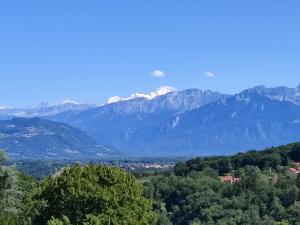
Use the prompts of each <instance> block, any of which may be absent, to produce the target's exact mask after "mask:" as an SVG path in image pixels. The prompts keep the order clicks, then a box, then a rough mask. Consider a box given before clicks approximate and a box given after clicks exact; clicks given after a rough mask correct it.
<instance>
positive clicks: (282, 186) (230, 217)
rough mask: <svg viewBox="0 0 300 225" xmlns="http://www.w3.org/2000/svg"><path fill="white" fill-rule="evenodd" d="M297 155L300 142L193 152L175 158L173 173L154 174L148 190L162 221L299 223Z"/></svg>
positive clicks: (180, 224) (196, 224)
mask: <svg viewBox="0 0 300 225" xmlns="http://www.w3.org/2000/svg"><path fill="white" fill-rule="evenodd" d="M299 161H300V144H299V143H298V144H291V145H287V146H281V147H278V148H271V149H268V150H265V151H261V152H258V151H250V152H247V153H243V154H237V155H234V156H232V157H208V158H195V159H192V160H189V161H187V162H185V163H179V164H177V165H176V167H175V169H174V172H173V173H171V174H164V175H160V176H156V177H152V179H151V181H149V182H148V183H145V189H146V190H145V193H146V196H147V197H149V198H152V199H153V200H154V208H155V211H156V212H158V214H159V215H160V217H159V222H158V224H161V225H162V224H164V225H167V224H174V225H188V224H193V225H200V224H201V225H213V224H220V225H221V224H222V225H225V224H228V225H229V224H232V225H235V224H253V225H257V224H266V225H270V224H293V225H296V224H297V225H298V224H300V195H299V190H300V175H299V172H300V171H299V170H298V167H300V165H299V164H295V162H299ZM293 171H294V172H293ZM228 179H229V180H228Z"/></svg>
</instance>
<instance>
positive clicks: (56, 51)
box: [0, 0, 300, 106]
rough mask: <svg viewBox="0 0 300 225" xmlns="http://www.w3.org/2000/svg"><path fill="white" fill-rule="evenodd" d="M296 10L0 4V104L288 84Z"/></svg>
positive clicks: (265, 3)
mask: <svg viewBox="0 0 300 225" xmlns="http://www.w3.org/2000/svg"><path fill="white" fill-rule="evenodd" d="M299 8H300V1H298V0H294V1H291V0H285V1H279V0H251V1H240V0H226V1H220V0H194V1H192V0H186V1H179V0H178V1H176V0H172V1H170V0H151V1H142V0H126V1H121V0H118V1H116V0H110V1H101V0H97V1H93V0H89V1H76V0H72V1H71V0H48V1H47V0H44V1H40V0H37V1H30V0H26V1H23V0H20V1H14V0H12V1H1V3H0V84H1V86H0V87H1V97H0V105H10V106H27V105H35V104H37V103H39V102H41V101H48V102H57V101H60V100H62V99H65V98H71V99H74V100H77V101H80V102H92V103H102V102H104V101H105V100H106V99H107V98H108V97H110V96H112V95H119V96H127V95H129V94H131V93H133V92H144V93H146V92H150V91H153V90H155V89H157V88H158V87H159V86H163V85H168V86H173V87H175V88H177V89H179V90H180V89H185V88H191V87H195V88H201V89H212V90H218V91H222V92H226V93H234V92H238V91H240V90H242V89H244V88H247V87H251V86H255V85H259V84H265V85H267V86H279V85H286V86H291V87H295V86H296V85H297V84H298V83H299V82H300V14H299ZM156 70H158V71H156ZM153 71H156V74H158V75H159V74H160V75H165V76H160V77H155V76H150V75H151V74H152V73H153ZM207 75H208V76H207ZM213 75H214V77H211V76H213Z"/></svg>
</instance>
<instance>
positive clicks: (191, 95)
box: [0, 85, 300, 156]
mask: <svg viewBox="0 0 300 225" xmlns="http://www.w3.org/2000/svg"><path fill="white" fill-rule="evenodd" d="M149 96H153V95H149ZM0 111H1V110H0ZM44 117H45V118H47V119H49V120H53V121H58V122H64V123H67V124H70V125H71V126H74V127H76V128H79V129H81V130H82V131H84V132H85V133H86V134H88V135H89V136H90V137H92V138H93V139H94V140H96V141H97V143H99V144H102V145H106V146H112V147H114V148H116V149H119V150H120V151H122V152H124V153H125V154H128V155H135V156H160V155H163V156H177V155H178V156H186V155H191V156H192V155H214V154H232V153H235V152H237V151H243V150H249V149H260V148H264V147H270V146H272V145H281V144H286V143H289V142H296V141H300V85H299V86H298V87H297V88H288V87H275V88H267V87H265V86H257V87H254V88H250V89H247V90H244V91H242V92H241V93H237V94H234V95H227V94H222V93H219V92H213V91H210V90H205V91H203V90H199V89H187V90H183V91H175V90H172V91H167V92H166V93H163V94H158V95H157V96H155V97H153V98H152V97H149V98H148V97H139V96H133V97H132V98H129V99H121V100H116V102H110V103H108V104H105V105H102V106H97V107H88V108H87V109H83V110H66V111H61V112H58V113H54V114H49V115H46V116H44Z"/></svg>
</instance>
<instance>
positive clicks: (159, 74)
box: [150, 70, 166, 77]
mask: <svg viewBox="0 0 300 225" xmlns="http://www.w3.org/2000/svg"><path fill="white" fill-rule="evenodd" d="M150 76H152V77H165V76H166V73H165V72H164V71H162V70H154V71H153V72H152V73H151V74H150Z"/></svg>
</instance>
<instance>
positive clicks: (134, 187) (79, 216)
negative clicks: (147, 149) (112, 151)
mask: <svg viewBox="0 0 300 225" xmlns="http://www.w3.org/2000/svg"><path fill="white" fill-rule="evenodd" d="M142 194H143V189H142V186H141V185H140V184H138V183H137V182H136V180H135V178H134V177H133V175H131V174H128V173H125V172H124V171H123V170H121V169H118V168H111V167H104V166H96V165H88V166H85V167H81V166H79V165H76V166H72V167H70V168H67V169H65V170H64V171H63V173H62V174H61V175H59V176H56V177H49V178H47V179H45V180H44V181H43V182H42V183H41V185H40V187H39V188H38V190H37V191H36V193H35V194H34V195H33V197H32V200H33V204H32V210H31V211H32V212H36V213H35V214H34V215H33V224H36V225H44V224H47V221H49V220H51V219H52V218H62V217H63V216H66V217H68V218H69V219H70V223H71V224H73V225H82V224H83V223H84V224H91V225H92V224H95V225H96V224H111V225H114V224H120V225H122V224H124V225H125V224H132V225H148V224H149V225H151V224H155V223H156V215H155V214H154V213H153V212H152V204H151V201H150V200H147V199H145V198H144V197H143V196H142ZM55 222H56V221H55ZM51 225H52V224H51Z"/></svg>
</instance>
